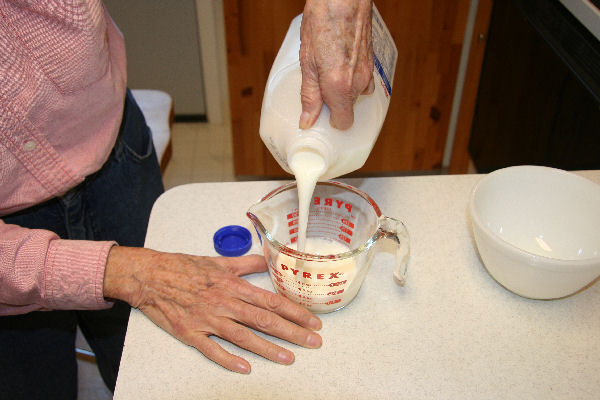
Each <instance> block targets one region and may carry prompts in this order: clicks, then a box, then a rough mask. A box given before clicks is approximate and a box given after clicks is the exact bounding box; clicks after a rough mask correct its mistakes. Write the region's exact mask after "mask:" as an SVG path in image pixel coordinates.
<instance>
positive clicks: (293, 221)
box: [288, 219, 298, 226]
mask: <svg viewBox="0 0 600 400" xmlns="http://www.w3.org/2000/svg"><path fill="white" fill-rule="evenodd" d="M292 225H298V220H297V219H293V220H291V221H290V222H288V226H292Z"/></svg>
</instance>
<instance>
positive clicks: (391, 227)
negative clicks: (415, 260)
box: [379, 216, 410, 286]
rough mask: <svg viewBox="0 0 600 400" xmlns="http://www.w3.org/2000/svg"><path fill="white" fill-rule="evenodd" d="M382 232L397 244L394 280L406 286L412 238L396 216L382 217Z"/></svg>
mask: <svg viewBox="0 0 600 400" xmlns="http://www.w3.org/2000/svg"><path fill="white" fill-rule="evenodd" d="M379 229H380V230H381V232H382V233H383V235H384V237H386V238H388V239H391V240H392V241H394V243H395V244H396V259H395V264H394V281H395V282H396V283H397V284H398V285H400V286H404V284H405V283H406V271H407V269H408V262H409V259H410V238H409V236H408V231H407V230H406V226H404V224H403V223H402V222H401V221H399V220H397V219H394V218H390V217H385V216H384V217H382V219H381V222H380V228H379Z"/></svg>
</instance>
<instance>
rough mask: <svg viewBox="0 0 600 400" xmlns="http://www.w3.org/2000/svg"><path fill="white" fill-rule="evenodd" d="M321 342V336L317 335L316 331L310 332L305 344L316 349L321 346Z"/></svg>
mask: <svg viewBox="0 0 600 400" xmlns="http://www.w3.org/2000/svg"><path fill="white" fill-rule="evenodd" d="M321 344H322V340H321V336H319V335H317V334H316V333H311V334H310V335H308V337H307V338H306V345H307V346H308V347H310V348H313V349H318V348H319V347H321Z"/></svg>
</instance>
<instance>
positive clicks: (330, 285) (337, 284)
mask: <svg viewBox="0 0 600 400" xmlns="http://www.w3.org/2000/svg"><path fill="white" fill-rule="evenodd" d="M346 282H348V281H339V282H331V283H330V284H329V285H327V286H329V287H334V286H340V285H343V284H345V283H346Z"/></svg>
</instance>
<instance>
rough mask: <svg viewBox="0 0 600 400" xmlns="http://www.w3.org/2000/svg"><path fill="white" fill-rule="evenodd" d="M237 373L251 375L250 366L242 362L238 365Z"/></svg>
mask: <svg viewBox="0 0 600 400" xmlns="http://www.w3.org/2000/svg"><path fill="white" fill-rule="evenodd" d="M237 372H239V373H240V374H249V373H250V365H248V364H245V363H242V362H240V363H238V365H237Z"/></svg>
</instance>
